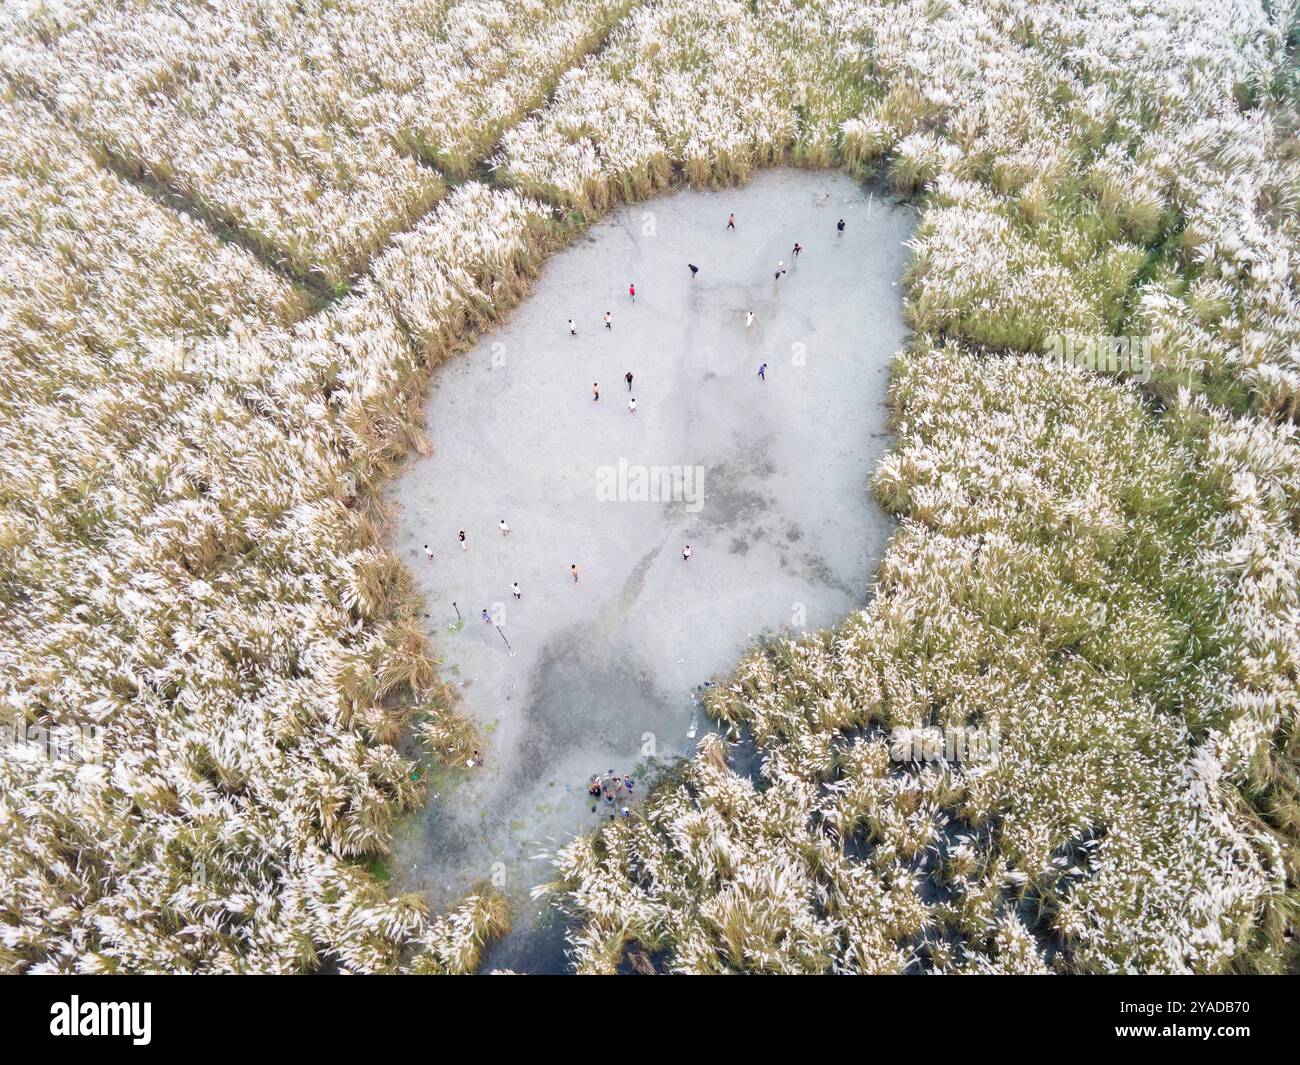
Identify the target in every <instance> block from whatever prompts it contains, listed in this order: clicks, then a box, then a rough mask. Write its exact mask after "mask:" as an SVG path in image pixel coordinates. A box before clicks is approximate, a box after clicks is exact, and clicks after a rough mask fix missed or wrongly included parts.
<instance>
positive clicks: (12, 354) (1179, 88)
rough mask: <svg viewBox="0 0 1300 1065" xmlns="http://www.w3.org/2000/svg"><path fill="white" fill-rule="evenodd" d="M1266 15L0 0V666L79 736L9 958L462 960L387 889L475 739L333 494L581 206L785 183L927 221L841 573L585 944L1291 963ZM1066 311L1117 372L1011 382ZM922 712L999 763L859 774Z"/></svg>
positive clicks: (1291, 639) (481, 902) (15, 754)
mask: <svg viewBox="0 0 1300 1065" xmlns="http://www.w3.org/2000/svg"><path fill="white" fill-rule="evenodd" d="M1296 27H1297V20H1296V10H1295V5H1294V4H1293V3H1267V4H1266V3H1263V2H1259V0H1197V2H1193V0H1168V2H1163V3H1149V2H1143V0H1129V2H1123V0H1092V2H1087V3H1070V4H1065V3H1030V2H1026V0H1019V2H1015V0H985V2H960V0H947V2H944V0H927V2H900V3H884V2H870V0H868V2H849V0H825V2H818V0H809V2H805V3H795V2H793V0H771V2H769V0H755V2H753V3H738V2H729V0H695V2H688V0H647V2H645V3H640V4H637V3H633V2H631V0H628V2H608V3H601V2H597V0H566V2H545V0H532V2H495V3H488V2H469V3H460V4H451V3H440V2H436V0H434V2H429V3H419V2H416V0H377V2H370V3H365V4H361V3H355V4H353V3H337V4H327V3H323V2H322V3H289V2H287V0H286V2H277V0H265V2H257V0H239V2H236V3H215V2H214V3H199V2H195V3H181V2H179V0H171V2H158V3H154V2H148V0H145V2H130V3H128V2H119V3H114V2H103V3H96V2H87V3H77V2H71V3H59V2H56V0H46V2H37V0H18V2H13V3H8V4H6V5H4V7H3V8H0V41H2V42H3V43H0V77H2V78H3V88H2V91H0V148H3V151H0V189H2V190H3V194H4V199H3V204H4V212H3V215H2V216H0V261H3V263H4V267H5V268H4V270H3V271H0V286H3V293H2V294H3V297H4V298H3V300H0V322H2V323H3V328H2V329H0V368H2V372H0V408H2V409H3V417H2V418H0V434H3V446H2V447H0V470H2V471H3V472H2V474H0V701H2V702H3V708H4V711H5V716H6V717H12V718H13V719H14V722H15V723H16V724H17V725H18V726H21V730H23V731H24V734H25V735H28V736H30V735H31V733H32V730H36V731H37V732H38V733H42V734H50V735H52V736H71V735H72V734H73V732H74V730H77V729H78V728H80V727H83V726H88V725H93V726H94V727H95V729H96V730H98V736H99V738H100V740H101V744H100V751H99V756H97V757H96V758H93V759H90V760H86V761H81V760H79V759H78V758H76V757H75V756H73V757H63V756H60V757H51V756H48V752H46V751H44V750H43V749H42V748H41V747H40V746H39V745H37V744H33V743H30V742H17V741H13V742H11V741H10V740H8V739H6V742H5V743H4V744H3V745H0V966H3V968H5V969H6V970H9V971H15V972H64V971H83V972H111V971H173V970H175V971H214V970H233V971H255V970H274V971H286V972H293V971H310V970H316V969H320V968H330V969H338V970H346V971H357V972H369V971H390V970H414V971H424V972H465V971H470V970H473V969H475V968H476V967H477V966H478V963H479V959H480V956H481V951H482V948H483V945H484V943H485V942H486V941H487V940H488V939H490V938H491V937H493V936H496V935H499V934H500V933H501V932H502V931H503V930H504V929H505V927H506V926H507V923H508V920H509V914H508V912H507V907H506V906H505V904H504V901H503V900H502V899H501V898H500V897H499V896H497V895H496V894H494V893H493V892H492V891H491V890H490V888H487V887H485V888H484V889H483V890H481V891H476V892H475V893H474V894H472V895H471V896H470V897H468V898H467V899H466V900H464V902H463V903H461V904H460V905H459V906H458V907H456V908H455V909H454V910H453V911H452V912H451V913H449V914H446V915H442V916H434V915H431V914H430V913H429V912H428V908H427V905H426V904H425V902H424V901H423V900H422V899H421V898H419V897H417V896H412V895H403V896H397V897H392V896H390V895H389V894H388V893H387V892H386V891H385V889H384V886H383V884H382V882H381V881H382V874H383V868H382V858H383V856H384V855H385V854H386V853H387V851H388V848H389V841H390V829H391V825H392V823H393V819H394V817H395V816H396V815H397V814H398V813H399V812H400V811H401V810H403V809H411V808H413V807H415V806H417V805H419V804H420V803H421V802H422V801H423V798H424V792H425V779H426V776H427V772H428V771H429V770H430V769H431V768H432V767H433V766H434V765H435V764H437V763H439V762H443V763H446V764H448V765H453V766H454V765H462V766H463V764H464V759H465V755H466V753H467V752H469V751H471V750H473V749H474V748H475V747H477V746H483V747H484V748H485V749H487V750H488V752H489V754H490V746H489V745H488V741H487V740H486V739H485V738H483V737H475V736H474V735H473V733H472V731H471V730H470V729H469V727H468V726H467V725H465V724H464V722H462V721H461V720H460V719H459V718H458V717H457V716H456V715H455V713H454V710H453V709H452V708H451V706H450V703H449V700H448V699H447V697H446V695H445V692H444V691H443V689H442V686H441V684H440V682H439V679H438V670H437V665H436V663H435V661H434V660H433V658H432V657H431V655H432V653H433V651H434V650H435V649H433V648H431V647H429V646H428V644H427V642H426V637H425V632H424V627H423V622H422V621H421V620H420V616H421V604H420V603H419V601H418V599H417V597H416V596H415V595H414V593H413V590H412V586H411V582H410V579H409V577H408V575H407V574H406V572H405V570H404V569H403V567H402V565H401V564H400V562H399V561H398V560H396V559H395V558H394V557H392V556H391V555H390V554H389V553H388V552H387V551H386V550H385V548H384V546H383V544H384V541H383V532H384V529H385V527H386V523H387V515H386V514H385V512H384V507H383V505H382V503H381V502H380V495H379V491H380V489H381V487H382V485H383V484H384V483H385V482H386V481H387V479H389V478H390V477H391V476H392V474H393V473H394V472H395V470H396V469H397V468H398V467H399V465H400V464H401V463H402V462H403V461H404V459H405V458H406V457H407V456H408V455H409V454H410V453H411V451H413V450H415V451H419V450H421V449H424V448H426V447H427V442H426V441H425V440H424V438H423V435H422V430H421V425H422V418H421V405H422V403H423V399H424V396H425V393H426V388H427V384H428V380H429V374H430V373H431V371H432V370H433V368H434V367H435V366H436V364H437V363H438V362H439V361H441V360H442V359H444V358H446V357H448V356H450V355H451V354H453V353H454V352H455V351H457V350H459V349H460V348H462V347H464V346H465V345H466V344H467V343H468V342H469V341H470V340H471V339H472V336H473V334H474V333H475V332H476V330H478V329H479V328H480V327H482V326H483V325H484V324H486V323H487V322H490V321H492V320H493V319H495V318H496V317H497V316H499V315H501V314H502V313H504V312H505V311H507V310H508V309H509V308H510V307H511V306H512V305H513V304H514V303H515V302H517V301H518V300H519V299H520V298H521V297H522V296H523V295H524V293H525V292H526V290H527V287H528V283H529V281H530V279H531V278H532V277H533V276H534V275H535V272H536V270H537V269H538V267H539V266H540V264H541V262H542V261H543V259H544V258H545V256H546V255H547V253H548V252H549V251H550V250H552V249H553V248H555V247H557V246H559V244H560V243H562V242H563V241H565V240H566V239H568V238H569V237H570V236H571V235H572V234H573V233H574V232H576V231H578V230H579V229H580V228H581V226H582V225H583V224H584V223H586V222H590V221H592V220H594V219H595V218H597V217H599V216H600V215H601V214H602V213H603V212H604V211H605V210H607V209H608V207H609V206H610V205H612V204H614V203H616V202H618V201H622V200H639V199H642V198H645V197H647V196H650V195H651V194H653V193H654V192H656V191H659V190H661V189H664V188H667V187H669V186H670V185H672V184H674V183H678V182H682V181H689V182H692V183H695V184H698V185H719V186H720V185H726V184H729V183H733V182H735V181H739V180H743V179H744V178H745V177H746V175H747V174H749V173H750V172H751V171H752V170H753V169H754V168H755V167H758V166H763V165H770V164H775V163H780V162H794V163H798V164H801V165H808V166H832V165H842V166H844V167H846V168H848V169H849V170H850V172H851V173H854V174H855V175H859V176H862V177H863V178H864V179H865V178H868V177H871V176H873V175H877V174H878V175H880V176H881V177H882V178H883V180H885V181H886V182H888V185H889V187H890V188H892V190H893V191H894V192H895V193H897V194H898V195H901V196H908V197H913V198H914V199H915V200H916V202H917V204H918V206H919V208H920V224H919V228H918V231H917V234H916V237H915V240H914V242H913V253H914V254H913V259H912V263H911V266H910V267H909V270H908V272H907V274H906V276H905V278H904V280H903V286H904V288H905V291H906V295H907V303H906V313H907V316H908V321H909V324H910V325H911V326H912V328H913V329H914V330H915V335H914V337H913V339H912V340H911V341H910V342H909V345H908V347H907V349H906V350H905V351H904V352H902V353H901V354H900V356H899V357H898V359H897V361H896V367H895V378H894V382H893V386H892V392H891V399H892V403H893V413H894V422H895V431H896V434H897V442H896V446H895V448H894V450H893V451H892V452H891V453H890V454H889V455H888V456H887V457H886V458H885V459H884V460H883V461H882V463H881V464H880V466H879V467H878V469H877V471H876V474H875V476H874V479H873V483H872V486H871V488H872V490H873V491H874V492H875V493H876V496H877V498H878V499H879V500H880V501H881V502H882V504H884V505H885V506H886V507H887V508H889V509H890V510H892V511H893V512H895V513H896V514H897V515H898V516H899V518H900V520H901V525H900V528H899V531H898V532H897V533H896V534H895V536H894V538H893V540H892V541H891V544H890V547H889V549H888V551H887V554H886V557H885V559H884V561H883V562H882V563H881V565H880V567H879V569H878V571H877V573H876V575H875V584H876V586H875V593H874V596H873V598H872V599H871V601H870V603H869V604H868V606H867V607H866V608H865V609H864V610H863V611H861V612H859V613H858V614H856V615H854V616H853V617H851V618H849V619H847V620H846V621H845V622H844V623H843V625H841V626H840V627H838V628H836V629H835V630H833V631H828V632H825V633H821V634H819V635H817V636H815V637H810V638H808V639H805V640H802V641H775V642H773V643H771V644H770V645H768V646H764V647H760V648H756V649H755V650H754V651H753V652H752V653H751V654H750V655H748V656H747V657H746V658H745V659H744V660H743V661H742V662H741V663H739V664H738V666H737V668H736V671H735V673H734V675H733V676H732V677H731V678H730V679H729V680H727V681H726V682H724V683H722V684H721V685H719V687H718V688H717V689H715V690H714V692H713V694H712V696H711V697H710V700H709V705H710V708H711V711H712V713H713V714H714V715H715V716H716V717H717V718H718V719H719V720H720V722H721V723H722V725H723V726H724V732H723V733H722V734H720V735H717V736H711V737H710V738H709V739H708V740H707V741H706V742H705V743H704V744H702V745H701V749H700V750H699V752H698V754H697V755H696V756H695V757H694V758H692V759H690V760H689V761H688V763H687V764H686V765H685V767H684V768H683V772H682V774H681V779H680V781H679V782H677V783H673V784H669V785H667V786H665V787H663V788H662V789H661V790H660V791H659V792H658V794H657V795H656V796H654V797H653V798H652V800H651V801H650V802H649V804H648V805H647V806H645V807H643V808H642V810H641V815H640V816H638V817H636V818H633V819H630V820H628V821H626V822H622V823H616V824H613V825H611V826H610V827H608V828H607V829H605V830H604V831H602V832H600V833H598V834H596V835H593V836H590V837H584V838H581V839H579V840H576V841H574V842H573V843H571V844H569V845H568V846H567V847H565V848H564V849H563V850H562V851H561V852H560V853H559V855H558V856H557V880H556V883H555V884H554V885H553V886H552V891H553V896H552V897H553V898H554V900H555V901H556V902H557V903H558V904H559V905H560V906H561V907H563V908H564V909H565V910H566V911H567V913H568V915H569V917H570V919H571V921H572V922H573V925H572V932H571V942H572V944H573V947H574V953H573V961H574V965H575V967H576V968H578V969H579V970H581V971H612V970H614V969H616V968H618V967H619V966H620V965H621V964H622V963H623V960H624V958H625V956H626V953H627V951H628V949H629V948H631V947H636V948H638V949H640V950H642V951H644V952H646V953H647V954H648V955H650V956H651V958H652V960H653V962H654V964H656V965H657V966H658V967H659V968H661V969H663V970H667V971H683V972H712V971H779V972H809V971H825V970H834V971H850V972H856V971H871V972H877V971H900V970H905V971H989V972H1019V971H1063V972H1076V971H1077V972H1109V971H1174V972H1218V971H1234V970H1239V971H1264V972H1271V971H1279V970H1282V969H1286V968H1294V967H1295V966H1296V964H1297V959H1296V954H1295V949H1296V948H1295V946H1294V944H1295V942H1296V938H1295V933H1296V927H1295V926H1296V914H1297V902H1300V899H1298V897H1297V894H1296V883H1297V878H1298V877H1300V845H1298V841H1300V781H1298V779H1297V759H1298V755H1300V749H1298V745H1300V739H1298V738H1297V735H1298V734H1297V720H1296V719H1297V709H1298V708H1297V702H1298V696H1297V692H1298V690H1300V679H1298V678H1300V546H1298V544H1297V530H1298V528H1300V441H1298V440H1297V436H1296V428H1295V423H1296V419H1297V416H1300V405H1298V401H1297V395H1298V393H1300V306H1298V305H1297V296H1296V282H1297V274H1298V272H1300V233H1298V231H1297V228H1298V226H1300V215H1298V212H1297V208H1298V207H1300V142H1298V141H1297V135H1296V134H1297V125H1298V123H1297V85H1296V76H1295V68H1294V63H1293V46H1294V43H1295V40H1296V36H1297V28H1296ZM323 290H332V291H333V293H334V295H335V296H336V297H337V298H334V299H330V300H325V299H324V297H323V296H322V291H323ZM322 304H324V305H322ZM1063 333H1064V334H1067V335H1073V334H1078V333H1084V334H1089V335H1092V334H1112V335H1117V336H1141V337H1149V338H1150V342H1151V354H1152V360H1153V366H1152V368H1151V372H1150V375H1149V380H1146V381H1145V382H1142V383H1138V382H1136V381H1134V380H1131V379H1127V378H1123V377H1120V376H1117V375H1114V374H1105V373H1095V372H1087V371H1084V370H1080V369H1077V368H1061V367H1053V366H1048V365H1045V363H1044V360H1043V358H1042V357H1041V356H1042V352H1043V351H1044V350H1045V347H1046V346H1047V345H1048V344H1049V342H1050V340H1051V338H1052V337H1053V336H1059V335H1060V334H1063ZM163 341H167V342H168V343H162V342H163ZM177 346H179V349H180V350H179V353H178V351H177ZM864 490H866V489H865V486H864ZM966 725H971V726H983V727H994V726H996V729H997V734H998V736H999V737H1000V745H999V754H998V757H997V759H996V760H994V761H993V762H992V763H989V764H975V763H970V764H964V763H963V764H956V765H954V764H948V763H927V764H924V765H917V764H915V763H899V762H895V761H891V760H890V758H889V750H888V742H887V740H888V735H889V731H890V730H892V729H895V728H905V729H913V730H926V729H943V728H945V727H950V726H966ZM13 731H14V730H13V729H10V730H9V733H7V735H8V736H12V735H13ZM742 736H743V737H745V738H747V739H750V740H752V741H753V742H754V743H755V744H756V746H757V750H758V753H759V757H760V762H761V768H760V771H759V773H758V774H757V775H756V776H755V777H752V778H751V777H749V776H742V775H740V774H738V773H737V772H735V771H734V770H733V769H732V768H731V767H730V766H729V764H728V760H727V756H728V751H729V749H730V748H729V740H732V739H736V738H740V737H742ZM74 754H75V751H74ZM453 786H454V785H453Z"/></svg>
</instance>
